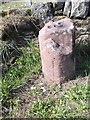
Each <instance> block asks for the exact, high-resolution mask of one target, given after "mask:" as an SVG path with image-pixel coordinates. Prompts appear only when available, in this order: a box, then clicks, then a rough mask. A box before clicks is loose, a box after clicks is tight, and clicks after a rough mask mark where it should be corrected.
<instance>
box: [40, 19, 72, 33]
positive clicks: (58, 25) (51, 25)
mask: <svg viewBox="0 0 90 120" xmlns="http://www.w3.org/2000/svg"><path fill="white" fill-rule="evenodd" d="M73 29H74V24H73V22H72V20H71V19H69V18H64V19H61V20H59V21H55V22H53V21H49V22H48V23H46V24H45V26H44V27H43V28H42V29H41V30H40V33H41V32H42V33H43V32H46V34H49V33H52V31H57V32H60V31H63V30H73Z"/></svg>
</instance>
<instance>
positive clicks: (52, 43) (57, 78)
mask: <svg viewBox="0 0 90 120" xmlns="http://www.w3.org/2000/svg"><path fill="white" fill-rule="evenodd" d="M73 35H74V25H73V23H72V21H71V20H70V19H68V18H65V19H62V20H59V21H56V22H52V21H50V22H49V23H47V24H46V25H45V26H44V27H43V28H42V29H41V30H40V32H39V44H40V52H41V59H42V71H43V73H44V77H45V80H46V81H47V83H55V84H58V83H61V82H64V80H68V79H72V78H73V77H74V73H75V63H74V56H73V55H74V53H73V50H74V44H75V43H74V37H73Z"/></svg>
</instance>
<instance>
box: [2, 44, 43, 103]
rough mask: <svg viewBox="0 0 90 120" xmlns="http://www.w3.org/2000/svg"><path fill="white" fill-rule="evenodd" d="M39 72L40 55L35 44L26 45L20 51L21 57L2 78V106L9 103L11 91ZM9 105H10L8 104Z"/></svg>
mask: <svg viewBox="0 0 90 120" xmlns="http://www.w3.org/2000/svg"><path fill="white" fill-rule="evenodd" d="M40 72H41V64H40V53H39V48H38V46H37V44H35V43H34V42H30V43H28V47H27V48H23V49H22V55H21V57H20V58H19V59H17V61H16V63H15V64H14V65H11V66H10V68H9V70H8V71H7V72H6V74H5V75H4V76H3V78H2V98H3V104H6V103H7V102H9V98H10V96H12V94H13V90H15V89H17V88H18V87H20V86H21V85H22V84H24V83H25V82H26V81H27V80H28V79H29V78H30V77H31V76H33V75H36V74H37V75H39V73H40ZM8 104H10V103H8Z"/></svg>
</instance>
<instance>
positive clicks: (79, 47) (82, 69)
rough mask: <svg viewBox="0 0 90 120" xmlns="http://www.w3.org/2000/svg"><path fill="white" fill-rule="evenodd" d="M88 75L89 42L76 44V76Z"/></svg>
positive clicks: (89, 60)
mask: <svg viewBox="0 0 90 120" xmlns="http://www.w3.org/2000/svg"><path fill="white" fill-rule="evenodd" d="M88 75H90V43H89V42H88V43H87V44H86V45H85V44H83V43H78V44H76V76H77V77H78V76H80V77H85V76H88Z"/></svg>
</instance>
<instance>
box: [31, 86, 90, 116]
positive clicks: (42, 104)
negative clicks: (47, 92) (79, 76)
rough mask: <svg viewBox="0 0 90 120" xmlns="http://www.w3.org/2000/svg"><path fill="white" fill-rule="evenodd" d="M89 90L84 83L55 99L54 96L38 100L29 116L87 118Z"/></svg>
mask: <svg viewBox="0 0 90 120" xmlns="http://www.w3.org/2000/svg"><path fill="white" fill-rule="evenodd" d="M89 92H90V91H89ZM89 92H88V90H87V85H83V86H80V87H73V88H70V89H68V90H67V91H66V92H65V93H64V94H63V95H62V96H60V97H59V96H58V98H57V99H56V100H54V101H53V98H48V99H47V100H46V101H44V100H43V101H42V100H38V102H37V103H35V104H33V105H32V108H31V109H30V111H29V116H30V117H33V118H60V117H61V118H62V117H64V118H75V117H82V118H83V117H85V118H86V117H87V116H86V115H89V113H88V110H89V108H88V101H87V95H89Z"/></svg>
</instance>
